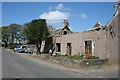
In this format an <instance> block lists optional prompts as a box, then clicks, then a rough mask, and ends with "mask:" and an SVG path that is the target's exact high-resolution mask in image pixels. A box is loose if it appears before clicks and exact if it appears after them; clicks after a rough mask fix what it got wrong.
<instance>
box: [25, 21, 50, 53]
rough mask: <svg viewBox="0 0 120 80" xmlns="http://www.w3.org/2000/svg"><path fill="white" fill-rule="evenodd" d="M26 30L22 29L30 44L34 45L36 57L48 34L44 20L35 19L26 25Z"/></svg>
mask: <svg viewBox="0 0 120 80" xmlns="http://www.w3.org/2000/svg"><path fill="white" fill-rule="evenodd" d="M26 26H27V27H26V28H25V29H24V33H25V35H26V37H27V39H28V40H29V42H31V43H35V44H36V48H37V55H38V54H39V53H41V52H40V49H41V44H42V41H43V40H45V39H46V38H47V36H48V35H49V32H48V30H47V24H46V20H45V19H35V20H32V21H31V22H30V23H27V24H26Z"/></svg>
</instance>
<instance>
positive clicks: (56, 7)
mask: <svg viewBox="0 0 120 80" xmlns="http://www.w3.org/2000/svg"><path fill="white" fill-rule="evenodd" d="M48 10H49V11H51V10H58V11H70V10H71V9H70V8H67V7H65V6H64V5H63V4H61V3H60V4H58V5H55V6H54V7H51V6H50V7H49V9H48Z"/></svg>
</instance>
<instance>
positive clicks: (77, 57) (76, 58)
mask: <svg viewBox="0 0 120 80" xmlns="http://www.w3.org/2000/svg"><path fill="white" fill-rule="evenodd" d="M56 57H63V58H68V59H74V60H79V59H83V56H82V55H73V56H69V55H60V54H57V55H56Z"/></svg>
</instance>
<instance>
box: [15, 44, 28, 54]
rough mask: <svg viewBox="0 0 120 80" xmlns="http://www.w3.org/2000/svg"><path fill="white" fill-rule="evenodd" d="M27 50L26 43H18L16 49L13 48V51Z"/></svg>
mask: <svg viewBox="0 0 120 80" xmlns="http://www.w3.org/2000/svg"><path fill="white" fill-rule="evenodd" d="M26 50H27V46H26V45H17V46H16V47H15V48H14V49H13V51H14V52H19V53H20V52H26Z"/></svg>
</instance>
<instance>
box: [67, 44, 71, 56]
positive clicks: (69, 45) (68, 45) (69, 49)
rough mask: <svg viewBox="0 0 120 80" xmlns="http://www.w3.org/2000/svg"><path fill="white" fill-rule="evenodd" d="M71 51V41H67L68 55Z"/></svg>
mask: <svg viewBox="0 0 120 80" xmlns="http://www.w3.org/2000/svg"><path fill="white" fill-rule="evenodd" d="M71 51H72V47H71V43H67V54H68V55H70V56H71Z"/></svg>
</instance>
